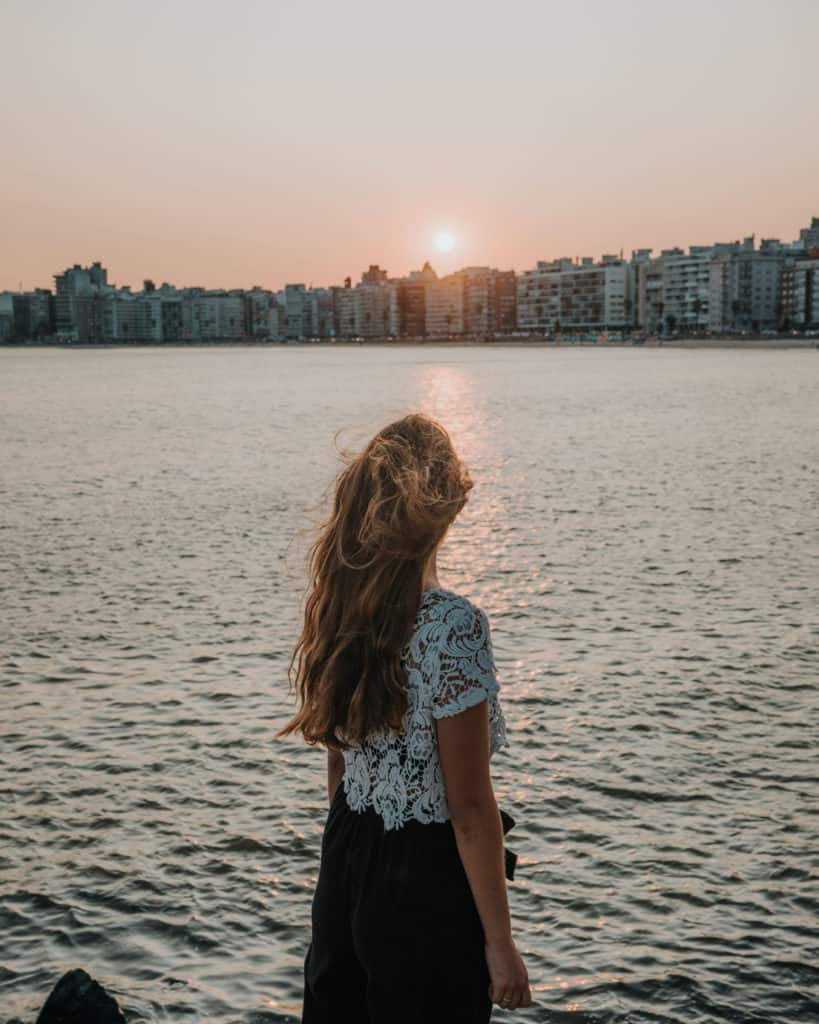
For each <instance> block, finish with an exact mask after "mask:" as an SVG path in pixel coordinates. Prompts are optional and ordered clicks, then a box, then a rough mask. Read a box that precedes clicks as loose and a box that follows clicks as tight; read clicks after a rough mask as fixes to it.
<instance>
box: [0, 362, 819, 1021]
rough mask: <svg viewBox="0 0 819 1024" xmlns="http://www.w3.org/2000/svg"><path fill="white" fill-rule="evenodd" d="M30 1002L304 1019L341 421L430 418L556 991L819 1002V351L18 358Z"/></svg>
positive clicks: (19, 858) (21, 788)
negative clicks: (326, 577)
mask: <svg viewBox="0 0 819 1024" xmlns="http://www.w3.org/2000/svg"><path fill="white" fill-rule="evenodd" d="M0 396H1V398H2V402H1V404H0V417H1V418H2V424H1V429H2V438H3V450H2V483H0V488H2V490H1V493H0V501H1V502H2V530H0V560H1V561H2V565H3V570H4V571H3V573H2V582H0V586H2V609H3V610H2V617H0V638H2V644H1V645H0V669H1V671H0V680H2V687H1V688H0V698H2V724H1V725H0V799H2V811H3V813H2V821H1V822H0V936H1V938H0V1020H5V1019H7V1018H8V1017H10V1016H13V1015H15V1014H16V1015H19V1016H20V1017H22V1018H23V1019H24V1020H33V1018H34V1015H35V1013H36V1010H37V1009H38V1008H39V1006H40V1005H41V1004H42V1002H43V1000H44V998H45V996H46V994H47V992H48V991H49V990H50V988H51V987H52V985H53V984H54V982H55V981H56V979H57V978H58V976H59V975H60V974H61V973H62V972H63V971H65V970H67V969H69V968H72V967H77V966H82V967H85V968H86V969H87V970H88V971H89V973H91V974H92V975H93V976H94V977H96V978H97V979H98V980H99V981H101V982H102V983H103V984H105V985H106V986H107V987H108V988H109V989H110V990H111V991H112V992H113V993H114V994H115V995H116V996H117V998H118V999H119V1001H120V1003H121V1005H122V1006H123V1008H124V1010H125V1012H126V1013H127V1014H128V1015H129V1017H130V1018H132V1019H134V1020H137V1019H142V1020H149V1021H165V1020H168V1021H185V1020H191V1021H207V1022H219V1024H227V1022H243V1024H250V1022H253V1024H260V1022H264V1021H295V1020H297V1019H298V1015H299V1009H300V997H301V968H302V960H303V956H304V952H305V950H306V946H307V942H308V930H309V913H310V897H311V894H312V887H313V885H314V882H315V878H316V872H317V868H318V855H319V842H320V836H321V829H322V826H323V821H324V816H325V815H326V808H327V797H326V789H325V785H326V783H325V775H324V755H323V753H322V752H321V751H320V750H318V749H311V748H308V747H306V746H304V745H300V744H299V743H298V742H297V741H296V740H287V741H276V742H274V741H273V740H272V734H273V732H274V731H275V729H276V728H278V727H279V726H280V725H281V724H282V723H283V722H284V721H285V719H286V717H287V716H288V713H289V710H290V709H291V707H292V706H293V705H292V702H291V698H289V697H288V694H287V685H286V667H287V662H288V659H289V655H290V651H291V649H292V645H293V643H294V641H295V638H296V635H297V630H298V625H299V614H300V606H301V605H300V603H301V601H302V598H303V596H304V575H303V556H304V551H305V547H306V543H307V541H308V540H309V538H310V530H311V529H312V526H313V524H314V523H315V522H316V521H317V519H318V518H319V516H320V513H321V509H320V508H316V506H317V504H318V502H319V500H320V497H321V493H322V490H323V489H324V488H326V486H327V485H328V483H329V482H330V481H331V480H332V476H333V473H334V472H335V470H336V468H337V465H338V464H337V462H336V461H335V454H334V449H333V434H334V432H335V431H336V430H337V429H338V428H340V427H344V428H345V430H344V431H343V433H342V435H341V436H340V437H339V438H338V444H339V445H343V444H345V443H348V444H357V443H358V442H359V441H362V440H364V439H366V438H367V437H368V436H369V435H370V434H371V433H372V432H373V431H374V430H375V429H377V428H378V427H379V426H381V425H382V424H383V423H385V422H387V421H388V420H389V419H391V418H393V417H395V416H397V415H400V414H401V413H403V412H405V411H407V410H408V409H410V408H423V409H425V410H426V411H428V412H430V413H432V414H433V415H436V416H438V417H440V418H441V419H442V420H443V422H444V423H445V424H447V425H448V427H449V428H450V429H451V432H452V434H453V437H454V438H455V441H456V444H457V445H458V446H459V448H460V449H461V451H462V453H463V454H464V457H465V458H466V460H467V462H468V464H469V466H470V469H471V471H472V474H473V476H474V478H475V481H476V486H475V488H474V490H473V492H472V496H471V499H470V502H469V504H468V505H467V507H466V509H465V510H464V512H463V513H462V516H461V517H460V519H459V520H458V521H457V522H456V524H455V526H454V527H453V529H452V531H451V532H450V538H449V539H448V540H447V543H446V545H445V547H444V549H443V551H442V555H441V557H440V560H439V565H440V578H441V581H442V583H444V585H446V586H448V587H450V588H452V589H455V590H461V591H462V592H463V593H465V594H467V595H468V596H469V597H471V598H472V599H474V600H475V601H477V602H478V603H479V604H481V605H482V606H483V607H484V608H485V609H486V610H487V613H488V615H489V617H490V622H491V624H492V630H493V639H494V644H495V652H496V659H497V662H498V668H499V674H500V678H501V683H502V687H503V690H502V698H503V700H504V706H505V708H506V715H507V720H508V723H509V735H510V739H511V746H510V747H509V748H508V749H507V750H503V751H501V752H499V753H498V755H497V756H496V758H495V759H493V775H494V780H495V786H496V792H497V795H498V799H499V803H500V804H501V806H505V807H506V808H508V809H509V811H510V812H511V813H512V815H513V816H514V817H515V818H516V820H517V825H516V826H515V829H514V830H513V831H512V833H510V835H509V837H508V844H509V846H510V848H512V849H514V850H515V851H516V852H518V854H519V856H520V862H519V867H518V874H517V878H516V881H515V882H514V883H512V884H511V885H510V899H511V906H512V913H513V917H514V923H515V932H516V936H517V940H518V943H519V946H520V948H521V950H522V952H523V954H524V957H525V959H526V962H527V965H528V968H529V973H530V977H531V981H532V984H533V994H534V999H535V1006H533V1007H532V1008H531V1009H529V1010H526V1011H518V1012H516V1013H514V1014H512V1013H508V1012H506V1013H504V1012H503V1011H501V1010H499V1009H497V1008H496V1009H495V1011H494V1014H493V1020H497V1021H511V1020H520V1021H549V1022H551V1021H577V1022H580V1021H597V1022H603V1024H609V1022H610V1024H615V1022H616V1024H626V1022H658V1021H667V1022H675V1024H695V1022H704V1021H742V1022H752V1024H763V1022H772V1024H792V1022H797V1021H817V1020H819V995H817V993H819V985H818V984H817V982H819V965H818V964H817V958H816V951H817V946H818V945H819V924H818V923H817V921H818V919H817V910H819V885H817V881H818V879H819V852H818V851H819V800H817V796H818V795H819V787H818V786H817V782H818V781H819V767H817V760H816V746H817V737H819V729H817V726H819V708H818V707H817V679H818V678H819V653H818V651H819V616H818V615H817V609H818V608H819V529H818V528H819V516H817V512H818V511H819V507H818V506H819V469H818V467H819V353H817V352H812V351H786V352H770V351H753V352H742V351H736V350H731V351H703V350H687V351H685V350H673V349H667V348H666V349H662V350H644V351H640V350H629V349H625V350H608V351H606V350H595V349H585V350H583V349H581V350H565V349H562V350H558V351H549V350H546V349H544V348H535V349H526V348H525V347H515V348H509V349H499V348H494V347H489V348H471V347H449V348H447V347H423V348H412V347H403V346H395V347H394V348H385V347H381V348H368V347H358V346H348V347H344V348H339V349H333V348H325V347H321V348H313V347H309V346H304V347H289V346H288V347H282V348H253V347H248V348H239V347H237V348H210V349H190V350H184V349H181V350H180V349H170V350H166V351H163V350H160V349H156V348H146V349H111V350H103V351H93V350H81V351H64V350H48V349H41V350H7V351H3V352H0Z"/></svg>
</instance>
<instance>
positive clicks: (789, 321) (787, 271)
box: [780, 246, 819, 330]
mask: <svg viewBox="0 0 819 1024" xmlns="http://www.w3.org/2000/svg"><path fill="white" fill-rule="evenodd" d="M815 251H817V252H818V253H819V246H817V247H815ZM781 317H782V319H781V324H780V326H781V327H782V328H784V329H785V330H791V329H793V328H797V329H799V330H805V329H808V328H817V327H819V256H817V258H815V259H798V260H791V261H789V263H788V265H786V266H785V267H784V269H783V270H782V279H781Z"/></svg>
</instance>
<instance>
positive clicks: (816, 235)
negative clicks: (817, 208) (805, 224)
mask: <svg viewBox="0 0 819 1024" xmlns="http://www.w3.org/2000/svg"><path fill="white" fill-rule="evenodd" d="M799 241H800V242H801V243H802V247H803V249H804V250H805V252H807V253H808V255H810V254H811V253H812V252H813V251H814V250H819V217H812V218H811V222H810V227H809V228H802V230H801V231H800V232H799Z"/></svg>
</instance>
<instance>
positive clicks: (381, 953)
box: [302, 783, 492, 1024]
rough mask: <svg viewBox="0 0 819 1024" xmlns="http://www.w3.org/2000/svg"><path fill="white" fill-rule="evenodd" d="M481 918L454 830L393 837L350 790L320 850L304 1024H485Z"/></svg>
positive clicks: (447, 825) (336, 801) (419, 828)
mask: <svg viewBox="0 0 819 1024" xmlns="http://www.w3.org/2000/svg"><path fill="white" fill-rule="evenodd" d="M491 1011H492V1003H491V1000H490V998H489V971H488V969H487V966H486V957H485V952H484V934H483V926H482V924H481V920H480V916H479V914H478V910H477V907H476V906H475V900H474V897H473V896H472V891H471V889H470V887H469V881H468V879H467V876H466V872H465V870H464V867H463V864H462V862H461V858H460V855H459V853H458V848H457V844H456V841H455V833H454V831H453V828H452V824H451V822H449V821H446V822H433V823H430V824H422V823H421V822H419V821H410V822H408V823H407V824H405V825H404V826H403V827H401V828H399V829H394V830H391V831H388V830H386V829H385V828H384V823H383V821H382V819H381V817H380V815H379V814H378V813H377V812H376V811H375V810H374V809H373V808H372V807H368V808H367V809H366V810H365V811H363V812H360V813H359V812H355V811H352V810H351V809H350V808H349V806H348V804H347V799H346V796H345V794H344V785H343V783H342V784H340V785H339V787H338V789H337V790H336V793H335V795H334V797H333V801H332V804H331V806H330V811H329V813H328V816H327V823H326V825H325V828H324V834H323V836H322V842H321V864H320V868H319V877H318V882H317V884H316V889H315V893H314V896H313V902H312V936H311V941H310V944H309V946H308V949H307V955H306V956H305V959H304V1006H303V1013H302V1024H330V1022H333V1024H339V1022H344V1021H351V1022H353V1021H354V1022H356V1024H419V1022H423V1024H486V1022H487V1021H489V1018H490V1015H491Z"/></svg>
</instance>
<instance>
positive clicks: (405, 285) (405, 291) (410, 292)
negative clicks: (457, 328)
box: [397, 262, 438, 338]
mask: <svg viewBox="0 0 819 1024" xmlns="http://www.w3.org/2000/svg"><path fill="white" fill-rule="evenodd" d="M437 280H438V275H437V274H436V273H435V271H434V270H433V269H432V267H431V266H430V264H429V263H428V262H427V263H425V264H424V265H423V267H422V268H421V269H420V270H413V271H411V272H410V274H409V276H408V277H402V278H400V279H399V280H398V282H397V283H398V333H399V334H400V335H401V337H402V338H423V337H425V335H426V319H427V316H426V286H427V285H428V284H429V283H430V282H433V281H437Z"/></svg>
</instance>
